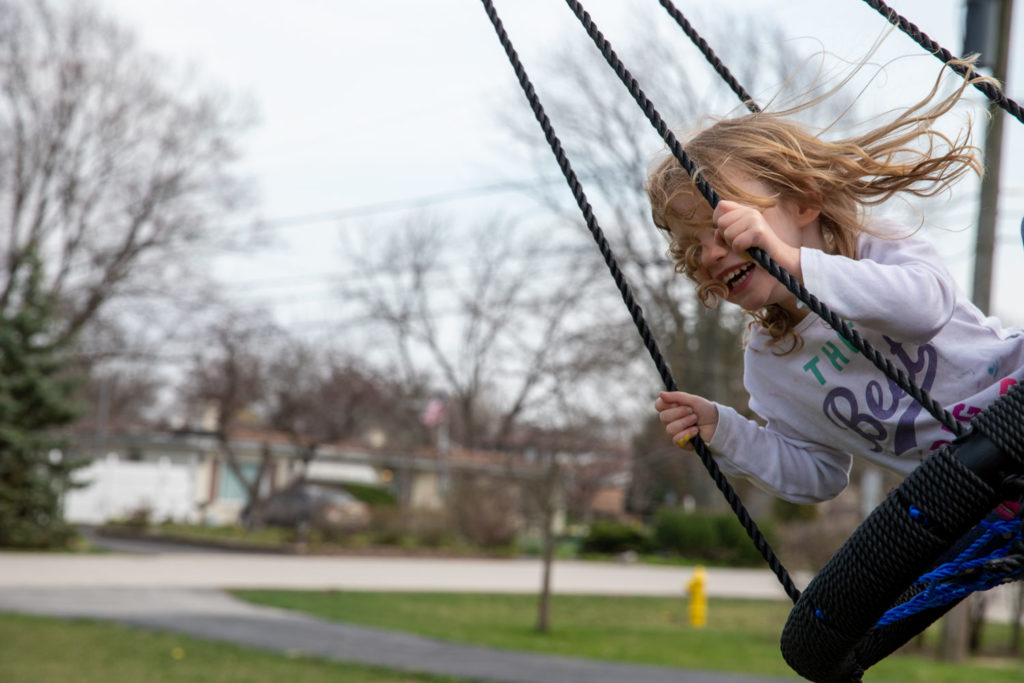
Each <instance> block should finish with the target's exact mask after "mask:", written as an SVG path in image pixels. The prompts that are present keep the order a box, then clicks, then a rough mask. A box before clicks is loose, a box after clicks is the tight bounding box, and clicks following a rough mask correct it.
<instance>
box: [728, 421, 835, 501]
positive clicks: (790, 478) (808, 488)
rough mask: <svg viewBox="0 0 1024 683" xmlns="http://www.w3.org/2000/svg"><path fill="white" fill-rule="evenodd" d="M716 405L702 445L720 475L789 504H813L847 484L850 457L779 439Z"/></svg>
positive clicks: (779, 436) (827, 497)
mask: <svg viewBox="0 0 1024 683" xmlns="http://www.w3.org/2000/svg"><path fill="white" fill-rule="evenodd" d="M716 405H717V406H718V426H717V427H716V428H715V434H714V436H712V437H711V441H710V442H709V444H708V446H709V447H710V448H711V452H712V454H713V455H714V456H715V459H716V460H717V461H718V464H719V466H720V467H721V468H722V471H724V472H726V473H728V474H734V475H737V476H740V477H743V478H745V479H749V480H750V481H752V482H754V483H755V484H757V485H758V486H760V487H761V488H763V489H765V490H766V491H768V492H769V493H772V494H774V495H776V496H778V497H780V498H784V499H786V500H788V501H791V502H793V503H819V502H821V501H823V500H830V499H832V498H835V497H836V496H838V495H839V494H840V493H841V492H842V491H843V489H845V488H846V486H847V485H848V484H849V483H850V467H851V466H852V464H853V457H852V456H851V455H849V454H848V453H840V452H837V451H832V450H829V449H827V448H824V447H823V446H821V445H820V444H816V443H813V442H810V441H804V440H801V439H798V438H794V437H790V436H783V435H782V434H781V433H779V432H777V431H773V430H772V429H771V424H769V426H768V427H762V426H761V425H759V424H758V423H756V422H754V421H753V420H750V419H747V418H745V417H743V416H742V415H740V414H739V413H737V412H736V411H735V410H734V409H732V408H730V407H729V406H725V405H720V404H716Z"/></svg>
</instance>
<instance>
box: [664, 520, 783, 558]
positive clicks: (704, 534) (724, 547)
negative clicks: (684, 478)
mask: <svg viewBox="0 0 1024 683" xmlns="http://www.w3.org/2000/svg"><path fill="white" fill-rule="evenodd" d="M759 526H760V528H761V532H762V533H763V534H764V535H765V537H766V538H767V539H768V542H769V543H770V544H771V543H772V537H773V536H774V533H773V532H774V529H773V528H772V527H770V526H769V527H766V526H764V525H759ZM653 545H654V548H655V549H656V550H657V551H659V552H662V553H666V554H669V555H678V556H682V557H686V558H689V559H692V560H700V561H704V562H713V563H716V564H735V565H756V564H758V563H760V562H762V561H763V560H762V558H761V553H760V552H759V551H758V550H757V548H756V547H755V546H754V543H753V541H751V540H750V537H749V536H748V535H747V532H746V530H745V529H744V528H743V525H742V524H740V522H739V520H738V519H736V517H735V515H733V514H732V513H719V514H710V513H688V512H685V511H683V510H681V509H679V508H662V509H660V510H658V512H657V513H656V514H655V517H654V538H653Z"/></svg>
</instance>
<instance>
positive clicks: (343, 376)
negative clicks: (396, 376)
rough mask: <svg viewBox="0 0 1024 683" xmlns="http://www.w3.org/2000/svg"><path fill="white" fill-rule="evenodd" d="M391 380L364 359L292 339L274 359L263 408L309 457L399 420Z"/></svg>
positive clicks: (268, 421) (271, 422)
mask: <svg viewBox="0 0 1024 683" xmlns="http://www.w3.org/2000/svg"><path fill="white" fill-rule="evenodd" d="M392 403H393V402H392V397H391V396H390V393H389V391H388V388H387V385H386V383H385V382H384V381H383V380H382V379H381V378H380V377H378V376H377V374H376V373H375V372H374V371H373V370H372V369H371V368H369V367H368V366H367V364H366V363H365V362H363V361H361V360H359V359H356V358H353V357H349V356H347V355H345V354H341V353H337V352H332V351H330V350H325V349H321V348H317V347H314V346H312V345H310V344H308V343H306V342H303V341H301V340H297V339H286V340H284V341H283V343H282V344H281V348H279V349H278V351H277V352H276V353H275V354H274V356H273V358H271V359H269V361H268V364H267V372H266V390H265V392H264V396H263V397H262V404H263V408H262V412H263V413H264V414H265V418H264V419H265V421H266V424H267V426H268V427H270V428H272V429H275V430H278V431H280V432H283V433H285V434H287V435H288V436H289V438H290V439H291V441H292V443H293V445H294V446H295V447H296V449H297V450H298V452H299V453H300V456H301V459H302V460H303V461H304V462H306V463H308V462H310V461H311V460H312V459H313V458H315V457H316V455H317V450H318V448H319V447H320V446H321V445H323V444H327V443H333V442H337V441H340V440H343V439H365V438H367V437H368V435H369V433H370V432H371V430H373V429H388V431H389V432H392V428H394V429H397V430H398V431H401V429H402V428H403V425H394V424H392V423H391V420H390V419H389V418H390V416H391V415H392V410H391V407H392Z"/></svg>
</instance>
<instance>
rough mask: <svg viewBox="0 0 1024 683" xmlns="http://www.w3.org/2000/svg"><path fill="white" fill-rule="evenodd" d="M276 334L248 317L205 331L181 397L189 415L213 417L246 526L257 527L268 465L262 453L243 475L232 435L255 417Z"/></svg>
mask: <svg viewBox="0 0 1024 683" xmlns="http://www.w3.org/2000/svg"><path fill="white" fill-rule="evenodd" d="M278 334H280V333H279V331H277V330H276V329H275V328H274V327H273V326H272V325H270V324H268V323H265V322H262V321H260V320H253V319H252V318H251V317H250V316H249V315H242V314H238V313H229V314H227V315H226V316H225V317H224V318H223V319H222V320H220V321H218V322H217V323H215V324H214V325H213V326H211V328H210V329H209V331H208V333H207V337H206V343H205V344H203V346H202V348H201V350H199V351H197V352H196V355H195V358H194V359H193V363H192V368H191V370H190V373H189V376H188V378H187V380H186V382H187V384H186V387H185V390H184V391H183V392H182V393H183V399H184V400H185V401H186V402H187V404H188V406H189V407H190V408H192V409H193V410H195V409H198V410H208V409H209V410H212V411H213V432H214V435H215V437H216V439H217V443H218V446H219V447H220V450H221V452H222V453H223V454H224V458H225V464H226V465H227V466H228V468H229V470H230V471H231V473H232V474H233V475H234V476H235V478H236V479H237V480H238V482H239V483H240V484H241V485H242V487H243V488H244V490H245V495H246V502H245V506H244V508H243V510H244V511H245V512H244V513H243V518H244V519H245V520H246V522H247V523H250V522H254V521H258V515H257V514H253V513H255V512H256V511H257V508H258V507H259V504H260V501H261V496H262V495H263V493H264V488H265V484H264V482H265V481H266V479H267V476H268V475H269V472H270V467H271V465H272V460H271V455H270V452H269V448H268V447H264V448H263V450H262V452H261V454H260V458H259V464H258V467H257V468H256V470H255V471H254V472H252V473H251V474H250V473H249V472H247V470H246V468H245V467H244V466H243V461H242V458H241V454H240V453H239V452H238V449H237V448H236V440H235V437H236V430H237V428H238V427H239V425H240V422H241V419H242V418H243V416H244V414H245V412H246V411H252V413H253V414H255V408H256V406H257V405H258V404H259V403H260V401H261V400H263V398H264V397H265V395H266V391H267V366H268V364H269V360H268V357H267V353H266V351H267V348H268V343H267V342H268V339H271V338H273V337H274V336H275V335H278ZM253 422H255V420H253Z"/></svg>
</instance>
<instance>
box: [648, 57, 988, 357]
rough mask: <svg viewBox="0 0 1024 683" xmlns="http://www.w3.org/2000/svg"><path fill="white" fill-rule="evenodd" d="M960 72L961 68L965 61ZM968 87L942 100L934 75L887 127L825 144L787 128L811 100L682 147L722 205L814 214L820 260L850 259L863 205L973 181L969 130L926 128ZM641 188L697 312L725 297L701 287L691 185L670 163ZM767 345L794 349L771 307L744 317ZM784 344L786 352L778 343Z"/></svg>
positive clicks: (723, 127)
mask: <svg viewBox="0 0 1024 683" xmlns="http://www.w3.org/2000/svg"><path fill="white" fill-rule="evenodd" d="M967 64H968V65H969V64H970V62H967ZM976 80H981V77H977V78H976V79H974V80H964V81H963V82H962V83H961V84H960V86H959V87H958V88H957V89H956V90H955V91H954V92H953V93H952V94H950V95H948V96H946V97H941V98H940V97H939V96H938V94H939V89H940V85H941V81H942V75H941V74H940V76H939V78H938V79H936V81H935V84H934V85H933V87H932V89H931V91H930V92H929V93H928V95H927V96H926V97H925V98H923V99H922V100H921V101H919V102H917V103H916V104H914V105H913V106H911V107H909V108H908V109H906V110H904V111H902V112H901V113H900V114H899V115H897V116H895V117H894V118H892V119H891V120H890V121H888V122H887V123H883V124H881V125H878V126H876V127H874V128H872V129H871V130H869V131H868V132H866V133H863V134H859V135H854V136H852V137H848V138H845V139H839V140H826V139H825V138H824V137H823V133H822V132H821V131H815V130H813V129H810V128H809V127H808V126H807V125H806V124H803V123H800V122H798V121H795V120H793V119H792V118H791V117H792V115H793V114H794V113H796V112H799V111H802V110H804V109H807V108H809V107H810V106H813V105H814V104H815V101H812V102H810V103H808V104H804V105H800V106H798V107H794V108H792V109H788V110H785V111H781V112H760V113H754V114H748V115H745V116H739V117H737V118H727V119H719V120H717V121H715V122H714V123H713V124H712V125H710V126H709V127H707V128H704V129H703V130H701V131H699V132H698V133H696V134H695V135H693V136H692V137H691V138H690V139H689V141H688V142H686V143H685V144H684V145H683V147H684V149H685V150H686V153H687V154H688V155H689V157H690V158H691V159H692V160H693V162H694V163H695V164H696V165H697V168H698V172H699V174H700V176H702V177H703V178H704V179H705V180H706V181H707V182H708V183H709V184H710V186H711V187H712V188H714V189H715V191H716V192H717V193H718V194H719V196H721V197H722V198H724V199H729V200H733V201H737V202H741V203H744V204H748V205H751V206H760V207H765V208H767V207H770V206H772V205H774V204H775V203H776V202H777V201H778V200H780V199H790V200H794V201H796V202H797V203H799V204H801V205H803V206H807V207H811V208H815V209H818V210H819V211H820V215H819V219H818V220H819V224H820V226H821V230H822V233H823V236H824V238H825V243H826V245H827V250H828V251H829V253H833V254H840V255H843V256H847V257H849V258H857V240H858V237H859V235H860V234H861V233H862V232H870V230H869V229H868V228H867V227H866V226H865V210H866V207H869V206H873V205H877V204H881V203H883V202H885V201H887V200H889V199H890V198H892V197H893V196H894V195H896V194H898V193H908V194H911V195H916V196H918V197H930V196H934V195H936V194H938V193H940V192H942V191H943V190H944V189H946V188H948V187H949V186H950V185H952V184H953V183H955V182H956V181H957V180H959V179H960V178H961V177H962V176H963V175H965V174H966V173H968V172H969V171H974V172H975V173H977V174H978V175H981V165H980V163H979V162H978V159H977V156H976V152H977V148H976V147H974V146H972V145H971V143H970V126H969V125H968V126H967V127H966V130H964V131H961V132H960V133H959V134H958V135H957V137H956V138H955V139H952V138H950V137H948V136H947V135H945V134H943V133H942V132H940V131H938V130H936V129H935V128H934V124H935V122H936V121H937V120H938V119H939V118H940V117H942V116H943V115H944V114H946V113H948V112H949V111H950V110H951V109H953V107H954V106H955V105H956V104H957V102H959V101H960V100H961V99H962V98H963V96H964V91H965V89H966V88H967V87H968V86H969V85H971V84H973V83H974V82H975V81H976ZM730 177H731V178H753V179H756V180H759V181H760V182H762V183H764V184H765V185H767V186H768V187H769V188H770V189H771V191H772V195H771V196H769V197H761V196H755V195H751V194H749V193H748V192H744V191H743V190H742V189H741V188H739V187H737V186H736V184H735V183H733V182H731V181H730ZM645 187H646V190H647V195H648V198H649V199H650V202H651V213H652V216H653V218H654V224H655V225H657V226H658V227H659V228H660V229H662V230H664V231H665V233H666V234H667V236H668V239H669V255H670V256H671V257H672V259H673V261H674V262H675V268H676V271H678V272H680V273H683V274H685V275H687V276H688V277H690V278H691V279H692V280H694V281H695V282H696V283H697V293H698V297H699V298H700V299H701V301H702V302H703V303H704V305H705V306H708V307H711V306H714V305H716V303H717V301H718V299H719V298H720V297H724V296H725V295H726V290H725V287H724V285H722V284H721V283H719V282H702V281H700V279H698V277H697V272H698V270H699V269H700V249H701V248H700V245H699V243H698V242H699V237H698V231H699V230H706V229H713V228H714V224H713V223H712V221H711V213H712V211H711V208H710V207H709V205H708V203H707V202H706V201H705V199H704V198H703V196H702V195H701V194H700V192H699V191H698V190H697V188H696V185H695V183H694V181H693V179H692V178H690V176H689V175H688V174H687V173H686V171H685V170H684V169H683V168H682V167H681V166H680V164H679V162H678V161H677V160H676V159H675V157H673V156H671V155H669V156H667V157H666V158H664V159H662V160H661V161H660V162H657V163H656V164H655V165H654V166H653V168H652V170H651V171H650V173H649V174H648V177H647V182H646V185H645ZM747 313H748V314H750V315H751V316H752V317H753V319H754V322H752V323H751V324H752V325H753V324H755V323H756V324H759V325H760V326H761V327H762V328H763V331H764V332H765V333H767V334H768V335H769V336H770V337H771V342H770V343H771V344H773V345H775V346H776V348H777V349H779V350H777V351H776V352H779V353H782V354H785V353H790V352H792V351H793V350H795V349H797V348H799V346H800V343H801V342H800V340H799V338H798V336H797V335H796V333H795V332H794V326H795V324H796V321H795V320H793V318H792V317H791V316H790V315H789V314H788V313H787V312H786V311H785V310H784V309H782V308H781V307H780V306H778V305H775V304H773V305H769V306H766V307H765V308H763V309H761V310H758V311H747ZM783 340H788V342H789V344H788V348H784V349H783V348H782V347H781V346H780V345H779V342H782V341H783Z"/></svg>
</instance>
